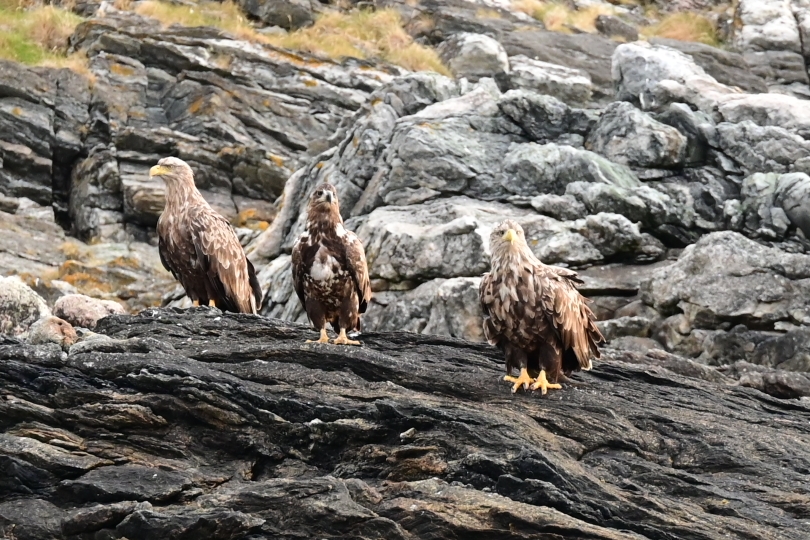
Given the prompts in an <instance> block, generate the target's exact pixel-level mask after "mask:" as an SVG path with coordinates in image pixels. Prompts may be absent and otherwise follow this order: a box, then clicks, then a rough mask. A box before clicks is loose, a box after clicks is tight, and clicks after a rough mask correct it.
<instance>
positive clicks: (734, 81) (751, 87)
mask: <svg viewBox="0 0 810 540" xmlns="http://www.w3.org/2000/svg"><path fill="white" fill-rule="evenodd" d="M649 42H650V43H651V44H653V45H662V46H665V47H668V48H670V49H676V50H678V51H680V52H682V53H684V54H687V55H689V56H690V57H691V58H692V60H693V61H694V62H695V64H696V65H698V66H700V67H701V68H703V70H704V71H705V72H706V73H707V74H708V75H709V76H711V77H713V78H714V79H715V80H716V81H717V82H719V83H720V84H724V85H726V86H732V87H733V86H736V87H738V88H740V89H741V90H743V91H744V92H749V93H751V94H757V93H761V92H767V91H768V86H767V85H766V84H765V81H764V80H763V78H762V77H761V76H759V75H757V74H756V73H754V72H753V71H752V70H751V67H750V66H749V65H748V63H747V62H746V59H745V58H744V57H743V55H741V54H739V53H735V52H732V51H727V50H724V49H720V48H717V47H712V46H711V45H706V44H704V43H698V42H692V41H679V40H677V39H666V38H657V37H656V38H650V40H649Z"/></svg>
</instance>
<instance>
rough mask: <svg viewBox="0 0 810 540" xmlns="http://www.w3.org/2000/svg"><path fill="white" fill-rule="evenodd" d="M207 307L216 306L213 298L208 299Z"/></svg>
mask: <svg viewBox="0 0 810 540" xmlns="http://www.w3.org/2000/svg"><path fill="white" fill-rule="evenodd" d="M208 307H217V303H216V301H214V299H213V298H212V299H211V300H209V301H208Z"/></svg>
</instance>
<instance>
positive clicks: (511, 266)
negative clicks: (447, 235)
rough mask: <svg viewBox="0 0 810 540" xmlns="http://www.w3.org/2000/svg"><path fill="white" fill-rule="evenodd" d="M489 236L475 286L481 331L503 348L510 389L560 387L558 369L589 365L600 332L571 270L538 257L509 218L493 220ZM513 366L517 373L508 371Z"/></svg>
mask: <svg viewBox="0 0 810 540" xmlns="http://www.w3.org/2000/svg"><path fill="white" fill-rule="evenodd" d="M489 241H490V251H491V252H492V268H491V271H490V272H489V273H486V274H484V277H483V278H482V279H481V286H480V289H479V294H480V298H481V307H482V308H483V310H484V335H485V336H486V338H487V340H488V341H489V342H490V343H491V344H492V345H496V346H498V347H499V348H500V349H501V350H502V351H503V352H504V355H505V356H506V373H507V375H506V377H505V379H506V380H508V381H511V382H513V383H514V387H513V388H512V391H513V392H515V391H517V389H518V388H520V386H523V387H524V388H529V385H531V389H532V390H535V389H537V388H540V389H541V390H542V392H543V393H544V394H545V393H546V390H547V389H548V388H560V385H559V384H556V383H557V382H558V381H559V380H560V379H561V378H562V377H561V375H562V374H565V375H568V374H570V373H571V372H572V371H578V370H580V369H584V370H589V369H591V357H592V356H595V357H596V358H599V355H600V353H599V348H598V346H597V345H598V344H599V343H601V342H603V341H604V338H603V337H602V334H601V333H600V332H599V329H598V328H597V327H596V323H595V317H594V315H593V312H591V310H590V308H588V306H587V305H586V302H587V300H586V299H585V298H584V297H583V296H582V295H581V294H580V293H579V291H578V290H577V289H576V286H575V285H576V284H581V283H582V280H580V279H579V277H578V276H577V274H576V272H574V271H572V270H568V269H566V268H560V267H556V266H547V265H545V264H543V263H542V262H540V261H539V260H538V259H537V257H535V256H534V254H533V253H532V251H531V249H529V246H528V245H527V244H526V238H525V236H524V233H523V228H522V227H521V226H520V225H519V224H518V223H516V222H514V221H511V220H506V221H504V222H503V223H501V224H500V225H498V226H497V227H496V228H495V229H494V230H493V231H492V234H491V235H490V240H489ZM514 369H519V370H520V375H519V376H518V377H512V376H511V373H512V370H514ZM529 372H533V373H537V375H536V376H534V377H532V376H530V375H529ZM546 373H547V374H548V375H547V376H546Z"/></svg>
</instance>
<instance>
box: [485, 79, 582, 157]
mask: <svg viewBox="0 0 810 540" xmlns="http://www.w3.org/2000/svg"><path fill="white" fill-rule="evenodd" d="M498 107H499V108H500V110H501V111H502V112H503V113H504V114H506V115H507V116H508V117H509V118H510V119H511V120H512V121H513V122H515V123H516V124H518V125H519V126H520V127H521V128H523V130H524V131H525V132H526V134H527V135H528V136H529V137H530V138H531V139H532V140H533V141H535V142H551V141H557V140H560V139H562V140H563V141H566V140H567V141H568V142H569V144H570V143H571V142H574V141H575V140H576V139H577V138H578V137H579V138H582V139H583V140H584V137H585V136H587V134H588V132H589V131H590V130H591V129H592V128H593V126H594V125H595V124H596V121H597V118H596V115H595V114H593V112H591V111H587V110H583V109H573V108H570V107H569V106H568V105H566V104H565V103H564V102H563V101H560V100H559V99H557V98H555V97H553V96H552V95H545V94H538V93H537V92H536V91H529V90H510V91H508V92H506V93H505V94H504V95H503V97H502V98H501V99H499V100H498Z"/></svg>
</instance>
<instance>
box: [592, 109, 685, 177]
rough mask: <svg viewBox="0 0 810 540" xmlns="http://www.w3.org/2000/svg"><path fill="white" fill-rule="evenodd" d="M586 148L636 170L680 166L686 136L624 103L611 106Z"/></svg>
mask: <svg viewBox="0 0 810 540" xmlns="http://www.w3.org/2000/svg"><path fill="white" fill-rule="evenodd" d="M586 146H587V147H588V148H589V149H591V150H593V151H594V152H597V153H599V154H602V155H603V156H605V157H607V158H608V159H610V160H611V161H614V162H617V163H622V164H625V165H631V166H635V167H650V168H656V167H679V166H682V165H683V163H684V159H685V156H686V146H687V140H686V137H684V136H683V135H681V133H680V132H679V131H678V130H677V129H675V128H673V127H671V126H668V125H666V124H662V123H660V122H658V121H656V120H654V119H653V118H652V117H650V116H649V115H648V114H646V113H644V112H642V111H640V110H638V109H636V108H635V107H633V105H631V104H630V103H627V102H621V101H620V102H615V103H611V104H610V105H609V106H608V107H607V108H606V109H605V112H604V113H602V116H601V117H600V118H599V121H598V122H597V123H596V126H595V127H594V129H593V131H591V133H590V135H589V136H588V140H587V142H586Z"/></svg>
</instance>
